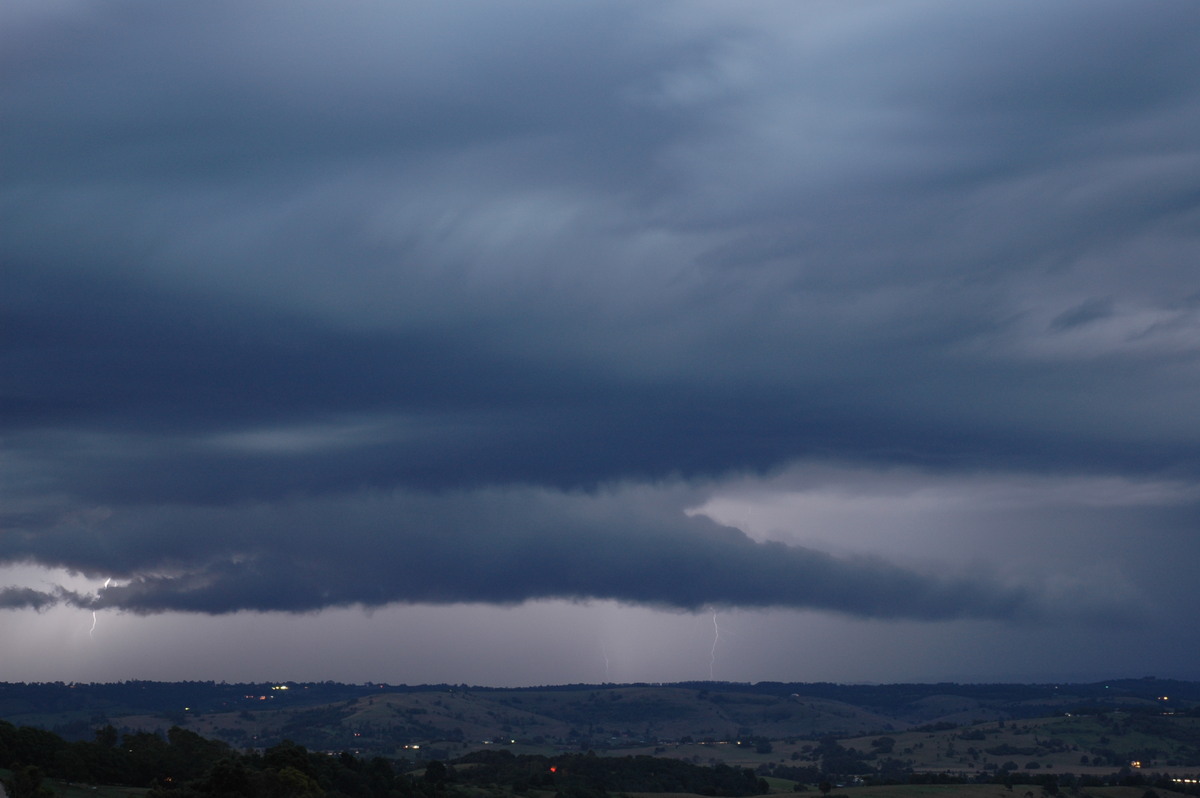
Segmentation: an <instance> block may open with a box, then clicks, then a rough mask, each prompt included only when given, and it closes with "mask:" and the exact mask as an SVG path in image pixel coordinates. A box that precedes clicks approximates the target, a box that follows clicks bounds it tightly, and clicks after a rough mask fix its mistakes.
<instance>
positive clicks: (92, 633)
mask: <svg viewBox="0 0 1200 798" xmlns="http://www.w3.org/2000/svg"><path fill="white" fill-rule="evenodd" d="M110 582H112V577H111V576H110V577H108V578H107V579H105V580H104V586H105V587H108V585H109V583H110ZM88 637H90V638H92V639H93V640H94V639H95V638H96V611H95V610H92V628H91V629H88Z"/></svg>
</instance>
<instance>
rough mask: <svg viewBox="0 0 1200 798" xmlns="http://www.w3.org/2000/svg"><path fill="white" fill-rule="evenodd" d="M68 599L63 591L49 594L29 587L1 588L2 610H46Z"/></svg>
mask: <svg viewBox="0 0 1200 798" xmlns="http://www.w3.org/2000/svg"><path fill="white" fill-rule="evenodd" d="M64 598H68V597H67V596H66V595H65V594H63V593H62V592H61V591H59V592H55V593H47V592H46V591H44V590H34V589H32V588H28V587H4V588H0V610H23V609H34V610H44V609H46V608H47V607H53V606H54V605H55V604H58V603H59V602H60V601H62V600H64Z"/></svg>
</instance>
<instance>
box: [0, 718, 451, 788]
mask: <svg viewBox="0 0 1200 798" xmlns="http://www.w3.org/2000/svg"><path fill="white" fill-rule="evenodd" d="M0 768H5V769H7V770H10V771H12V773H13V775H12V777H11V778H10V779H9V780H8V781H7V782H6V783H5V787H6V789H7V791H8V793H9V796H10V798H44V797H45V796H46V795H48V794H49V793H48V792H47V790H46V787H45V784H44V782H43V780H44V779H47V778H52V779H61V780H64V781H71V782H82V783H86V784H111V785H122V786H130V787H149V788H151V791H150V792H149V793H148V797H149V798H260V797H261V798H276V797H277V796H278V798H282V797H283V796H301V798H326V797H327V796H329V797H332V798H436V796H438V795H439V794H440V793H441V792H442V791H443V788H442V785H440V784H437V783H435V782H433V781H431V780H425V779H414V778H411V777H409V776H406V775H404V774H402V773H400V772H398V771H397V769H396V767H395V765H394V764H393V763H392V762H390V761H388V760H386V759H383V758H379V757H376V758H374V759H371V760H364V759H361V758H359V757H356V756H354V755H353V754H350V753H342V754H340V755H332V756H331V755H329V754H323V753H317V752H313V751H309V750H307V749H306V748H304V747H303V746H300V745H296V744H295V743H292V742H288V741H285V742H283V743H281V744H279V745H276V746H273V747H271V748H268V749H267V750H266V751H264V752H261V753H258V752H238V751H235V750H233V749H232V748H231V747H230V746H229V745H227V744H226V743H223V742H220V741H217V740H209V739H206V738H204V737H201V736H200V735H198V734H196V733H194V732H190V731H187V730H186V729H181V728H179V727H173V728H172V729H170V730H169V731H168V732H167V733H166V735H165V736H162V735H159V734H155V733H151V732H132V733H129V734H125V735H119V734H118V732H117V730H116V729H114V728H113V727H112V726H106V727H104V728H101V729H99V730H97V731H96V733H95V739H94V740H90V741H73V742H69V741H67V740H64V739H63V738H61V737H59V736H58V735H56V734H54V733H52V732H48V731H44V730H42V729H36V728H32V727H29V726H21V727H17V726H13V725H12V724H11V723H6V722H4V721H0Z"/></svg>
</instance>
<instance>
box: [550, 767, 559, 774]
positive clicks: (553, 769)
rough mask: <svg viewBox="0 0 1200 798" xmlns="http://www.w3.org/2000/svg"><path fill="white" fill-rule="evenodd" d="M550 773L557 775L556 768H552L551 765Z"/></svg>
mask: <svg viewBox="0 0 1200 798" xmlns="http://www.w3.org/2000/svg"><path fill="white" fill-rule="evenodd" d="M550 772H551V773H557V772H558V768H556V767H554V766H553V765H551V766H550Z"/></svg>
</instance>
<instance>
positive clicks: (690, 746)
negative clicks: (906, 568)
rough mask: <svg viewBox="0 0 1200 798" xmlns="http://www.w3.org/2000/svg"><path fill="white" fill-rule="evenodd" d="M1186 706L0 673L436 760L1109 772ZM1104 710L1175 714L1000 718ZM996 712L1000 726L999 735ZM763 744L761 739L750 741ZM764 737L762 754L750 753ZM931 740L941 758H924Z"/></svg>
mask: <svg viewBox="0 0 1200 798" xmlns="http://www.w3.org/2000/svg"><path fill="white" fill-rule="evenodd" d="M1198 707H1200V683H1196V682H1179V681H1169V680H1159V679H1149V678H1148V679H1136V680H1114V681H1110V682H1100V683H1095V684H1079V685H1075V684H1060V685H1020V684H998V685H958V684H933V685H923V684H897V685H837V684H798V683H797V684H788V683H757V684H734V683H718V682H690V683H678V684H670V685H649V684H636V685H612V684H605V685H564V686H549V687H540V688H521V689H499V688H487V687H469V686H465V685H423V686H418V687H409V686H404V685H399V686H397V685H385V684H366V685H345V684H336V683H332V682H323V683H291V682H289V683H283V684H223V683H213V682H174V683H163V682H124V683H120V684H61V683H56V684H0V718H2V719H4V720H7V721H9V722H10V723H13V724H17V725H27V726H35V727H38V728H43V729H47V730H50V731H54V732H56V733H57V734H60V735H62V736H63V737H65V738H67V739H75V740H87V739H91V738H92V736H93V735H94V733H95V730H96V729H98V728H100V727H102V726H105V725H108V724H111V725H113V726H114V727H115V728H117V729H118V730H120V731H122V732H128V731H137V730H147V731H155V730H165V729H167V728H169V727H171V726H173V725H178V726H180V727H182V728H185V729H188V730H191V731H194V732H196V733H198V734H202V735H204V736H206V737H212V738H215V739H219V740H223V741H225V742H227V743H229V744H231V745H233V746H235V747H238V748H258V749H261V748H265V747H268V746H271V745H276V744H278V743H279V742H281V741H282V740H285V739H287V740H292V741H294V742H296V743H299V744H302V745H305V746H307V747H309V748H312V749H314V750H330V751H339V750H355V751H362V752H368V753H371V754H379V755H384V756H411V755H412V754H413V752H417V751H421V752H423V753H429V752H433V753H436V754H438V755H439V756H440V758H450V757H452V756H459V755H462V754H463V753H466V752H468V751H471V750H477V749H481V748H485V747H488V746H495V745H503V746H509V747H512V748H513V749H514V750H516V751H518V752H527V753H549V752H553V751H561V750H595V751H598V752H604V751H622V752H638V753H650V752H654V753H659V754H665V755H671V756H676V757H678V758H690V759H693V760H699V759H703V760H706V761H707V760H720V761H734V760H744V761H745V762H746V763H747V764H763V763H767V762H770V761H774V760H780V761H782V757H783V756H786V757H788V758H789V759H788V761H797V762H802V761H808V760H810V759H811V757H812V748H813V746H812V745H809V749H810V750H809V751H807V752H806V751H805V750H804V745H805V744H806V742H807V743H812V742H813V741H817V740H819V739H820V738H823V737H829V736H832V737H834V738H836V739H839V740H843V741H847V740H850V741H854V740H858V741H860V742H859V743H853V742H851V743H847V745H848V746H849V747H851V748H855V747H864V746H865V753H868V754H878V753H879V752H878V751H874V750H872V749H870V746H869V745H867V744H865V743H862V742H861V741H869V740H870V739H873V738H876V737H879V736H881V735H886V736H889V737H892V738H894V739H895V740H896V742H895V746H896V747H895V751H896V753H895V754H893V755H894V756H897V757H899V754H900V752H902V751H904V750H905V749H909V753H908V754H907V755H905V756H904V757H903V759H904V761H908V762H911V763H913V765H914V766H917V767H921V768H930V769H940V768H951V767H961V768H964V769H967V768H975V767H982V766H983V765H984V764H986V763H988V762H990V761H992V760H995V764H997V766H998V765H1000V764H1003V763H1005V762H1007V761H1019V764H1020V765H1021V766H1024V765H1025V764H1028V762H1029V761H1031V758H1033V757H1034V756H1035V754H1034V753H1033V752H1035V751H1036V758H1037V759H1039V760H1045V761H1047V762H1048V763H1049V762H1051V761H1053V762H1056V763H1058V764H1059V766H1061V765H1062V764H1063V763H1065V762H1067V761H1068V760H1069V759H1071V758H1072V757H1073V760H1074V763H1075V764H1080V763H1082V760H1083V758H1084V756H1085V755H1086V756H1087V757H1088V758H1089V763H1088V766H1092V763H1091V759H1094V758H1096V757H1099V762H1097V763H1096V765H1097V766H1101V763H1102V766H1103V767H1114V766H1117V765H1119V764H1120V763H1121V760H1123V759H1124V758H1126V755H1130V756H1132V755H1134V754H1137V753H1138V752H1139V751H1140V750H1142V749H1145V750H1146V751H1147V752H1148V753H1154V754H1157V753H1163V752H1166V751H1168V749H1169V750H1170V751H1171V752H1172V754H1171V758H1172V759H1173V761H1182V760H1181V759H1180V757H1181V756H1182V757H1183V759H1187V758H1189V757H1190V756H1191V754H1190V753H1186V752H1188V751H1190V750H1192V749H1191V748H1189V747H1188V746H1190V745H1192V742H1189V737H1188V735H1189V734H1190V732H1189V731H1188V729H1189V728H1191V727H1190V726H1189V725H1188V724H1190V723H1191V722H1192V720H1191V719H1193V718H1194V716H1196V715H1198V714H1200V710H1198ZM1114 713H1121V714H1120V715H1119V717H1124V718H1127V719H1129V718H1135V719H1145V718H1158V719H1162V718H1167V719H1174V720H1169V722H1170V723H1174V724H1175V726H1179V727H1180V728H1179V729H1175V728H1174V727H1171V728H1170V729H1168V728H1167V727H1166V726H1163V724H1162V723H1161V722H1160V723H1159V727H1158V728H1157V730H1156V731H1154V732H1153V733H1152V734H1150V735H1149V737H1150V738H1153V739H1149V738H1147V739H1143V740H1141V741H1140V742H1139V743H1138V744H1136V745H1135V744H1133V739H1134V738H1132V737H1130V738H1129V739H1124V740H1122V741H1121V744H1120V745H1118V744H1117V743H1114V742H1113V740H1114V739H1116V738H1117V737H1118V736H1120V735H1116V734H1112V733H1108V734H1106V733H1103V732H1102V731H1101V730H1099V729H1098V728H1089V729H1086V730H1077V731H1076V732H1073V733H1074V734H1076V736H1077V737H1079V740H1076V741H1072V742H1069V743H1065V744H1063V745H1062V746H1061V747H1062V748H1063V750H1054V751H1051V750H1050V749H1049V747H1047V746H1045V745H1042V743H1041V742H1039V743H1038V744H1037V745H1031V744H1024V743H1026V742H1028V741H1026V740H1013V739H1010V738H1012V737H1013V736H1014V734H1013V729H1014V728H1017V727H1015V726H1013V725H1012V722H1013V721H1017V720H1024V719H1034V718H1065V717H1066V716H1067V715H1071V716H1074V717H1079V716H1086V717H1096V716H1103V717H1106V718H1108V717H1111V716H1112V715H1113V714H1114ZM1003 721H1007V722H1009V725H1008V726H1007V728H1006V729H1005V730H1004V731H1003V733H1002V731H1001V726H1000V725H999V724H1000V723H1001V722H1003ZM1147 722H1148V721H1147ZM1147 722H1143V721H1142V720H1138V721H1137V722H1134V721H1133V720H1126V721H1124V722H1122V721H1118V723H1117V726H1116V728H1117V730H1118V731H1120V730H1122V729H1129V730H1130V731H1129V732H1128V733H1127V734H1134V733H1135V731H1133V730H1134V729H1135V728H1136V727H1137V725H1138V723H1141V725H1142V726H1143V727H1144V726H1146V724H1147ZM1022 725H1023V726H1034V725H1036V726H1038V728H1041V727H1042V726H1044V725H1045V724H1044V723H1043V724H1040V725H1038V724H1022ZM1093 725H1094V724H1093ZM963 729H975V731H974V732H972V738H970V739H968V740H962V741H958V742H954V740H953V736H954V735H955V734H959V735H961V733H962V730H963ZM1164 730H1165V731H1164ZM1110 731H1111V730H1110ZM1137 733H1140V732H1137ZM1164 733H1165V734H1166V737H1164ZM980 734H982V735H984V736H983V737H982V738H980V737H979V735H980ZM1064 734H1066V732H1064V731H1062V730H1059V729H1047V730H1045V731H1041V732H1038V734H1037V735H1035V736H1037V738H1038V740H1039V741H1040V740H1042V738H1047V739H1056V738H1062V737H1063V735H1064ZM922 735H924V736H922ZM929 735H934V736H932V737H930V736H929ZM939 735H940V736H939ZM1171 735H1174V736H1175V737H1177V738H1178V739H1177V740H1176V742H1175V743H1171V742H1170V740H1169V739H1168V738H1171ZM1101 737H1104V738H1106V739H1108V740H1109V742H1108V743H1104V742H1102V741H1101V740H1100V738H1101ZM1171 739H1173V738H1171ZM1164 740H1166V741H1165V742H1164ZM767 741H770V742H772V743H773V744H772V745H770V746H766V745H764V743H765V742H767ZM739 742H740V743H741V745H740V746H739V745H738V743H739ZM723 743H724V744H727V745H726V746H725V747H724V748H722V747H721V744H723ZM1125 743H1129V744H1128V745H1125ZM1139 745H1140V748H1139V747H1138V746H1139ZM1172 745H1173V746H1174V747H1171V746H1172ZM418 746H420V747H419V748H418ZM730 746H732V747H730ZM1003 746H1008V747H1009V748H1011V749H1012V750H1013V751H1015V752H1017V753H1013V754H1011V755H1008V756H1006V755H1004V754H992V753H982V752H984V751H985V749H989V748H990V749H996V750H999V751H1005V750H1008V749H1007V748H1004V747H1003ZM1038 746H1041V747H1040V748H1039V747H1038ZM1072 746H1075V749H1072ZM766 748H770V749H771V750H770V751H765V750H763V751H760V750H758V749H766ZM968 749H970V750H972V751H973V752H974V754H971V753H968ZM1092 749H1096V750H1097V751H1099V752H1100V753H1092ZM935 750H936V751H938V752H940V753H937V754H933V753H931V752H933V751H935ZM1198 750H1200V749H1198ZM1025 751H1029V752H1031V753H1021V752H1025ZM793 755H795V756H794V758H793ZM1146 758H1147V759H1155V758H1161V759H1164V760H1165V759H1167V758H1168V757H1167V756H1166V754H1164V755H1163V756H1162V757H1152V756H1146ZM1020 760H1024V761H1020ZM1198 760H1200V757H1198Z"/></svg>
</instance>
